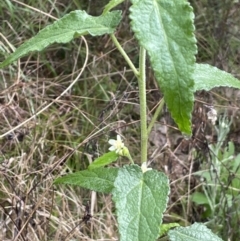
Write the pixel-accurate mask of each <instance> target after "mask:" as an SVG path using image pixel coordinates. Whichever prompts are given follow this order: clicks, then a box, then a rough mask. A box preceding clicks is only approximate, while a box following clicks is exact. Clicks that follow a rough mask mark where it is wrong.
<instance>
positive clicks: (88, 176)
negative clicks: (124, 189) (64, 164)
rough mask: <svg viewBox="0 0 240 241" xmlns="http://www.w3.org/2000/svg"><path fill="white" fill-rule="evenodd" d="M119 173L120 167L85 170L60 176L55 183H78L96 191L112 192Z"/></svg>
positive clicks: (77, 184)
mask: <svg viewBox="0 0 240 241" xmlns="http://www.w3.org/2000/svg"><path fill="white" fill-rule="evenodd" d="M117 173H118V168H97V169H93V170H84V171H80V172H75V173H71V174H68V175H66V176H63V177H59V178H57V179H56V180H55V181H54V183H55V184H69V185H76V186H79V187H83V188H86V189H89V190H93V191H96V192H104V193H110V192H111V191H112V189H113V187H114V181H115V178H116V176H117Z"/></svg>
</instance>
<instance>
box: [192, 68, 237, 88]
mask: <svg viewBox="0 0 240 241" xmlns="http://www.w3.org/2000/svg"><path fill="white" fill-rule="evenodd" d="M193 78H194V82H195V87H194V89H195V91H198V90H206V91H208V90H211V89H212V88H215V87H220V86H222V87H233V88H238V89H240V80H238V79H236V78H234V77H233V76H232V75H231V74H229V73H227V72H225V71H223V70H220V69H218V68H216V67H213V66H211V65H208V64H196V66H195V70H194V74H193Z"/></svg>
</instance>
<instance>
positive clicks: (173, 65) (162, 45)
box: [130, 0, 197, 134]
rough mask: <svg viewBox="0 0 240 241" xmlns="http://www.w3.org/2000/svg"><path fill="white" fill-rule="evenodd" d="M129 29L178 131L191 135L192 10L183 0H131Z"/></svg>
mask: <svg viewBox="0 0 240 241" xmlns="http://www.w3.org/2000/svg"><path fill="white" fill-rule="evenodd" d="M131 2H132V4H133V5H132V6H131V8H130V11H131V14H130V18H131V26H132V29H133V31H134V33H135V36H136V38H137V39H138V41H139V43H140V45H141V46H143V47H144V48H145V49H146V50H147V52H148V54H149V57H150V62H151V65H152V67H153V70H154V73H155V76H156V79H157V82H158V84H159V86H160V88H161V90H162V91H163V94H164V99H165V102H166V104H167V107H168V108H169V110H170V112H171V115H172V117H173V119H174V120H175V122H176V123H177V124H178V127H179V129H180V130H181V131H182V132H184V133H186V134H191V112H192V108H193V100H194V96H193V93H194V81H193V79H192V74H193V71H194V64H195V54H196V52H197V47H196V39H195V37H194V25H193V18H194V15H193V9H192V7H191V6H190V5H189V3H188V2H187V1H185V0H172V1H169V0H131Z"/></svg>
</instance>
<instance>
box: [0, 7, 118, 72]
mask: <svg viewBox="0 0 240 241" xmlns="http://www.w3.org/2000/svg"><path fill="white" fill-rule="evenodd" d="M120 20H121V11H113V12H109V13H106V14H105V15H102V16H99V17H93V16H90V15H88V14H87V13H86V12H85V11H81V10H76V11H72V12H71V13H69V14H66V15H65V16H64V17H63V18H61V19H59V20H57V21H55V22H54V23H53V24H51V25H49V26H47V27H45V28H44V29H42V30H41V31H40V32H39V33H38V34H37V35H36V36H34V37H32V38H31V39H29V40H28V41H26V42H25V43H24V44H22V45H21V46H20V47H19V48H17V49H16V51H15V52H14V53H12V54H10V55H9V56H8V57H7V59H6V60H5V61H3V62H2V63H0V68H3V67H5V66H7V65H9V64H11V63H12V62H13V61H15V60H17V59H19V58H21V57H23V56H24V55H26V54H28V53H30V52H33V51H41V50H43V49H44V48H46V47H47V46H49V45H50V44H53V43H68V42H70V41H71V40H72V39H74V38H76V37H79V36H83V35H86V34H90V35H92V36H99V35H103V34H110V33H113V32H114V31H115V29H116V27H117V25H118V24H119V22H120Z"/></svg>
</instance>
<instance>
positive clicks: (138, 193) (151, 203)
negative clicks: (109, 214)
mask: <svg viewBox="0 0 240 241" xmlns="http://www.w3.org/2000/svg"><path fill="white" fill-rule="evenodd" d="M114 187H115V188H114V189H113V192H112V193H113V200H114V201H115V204H116V208H117V218H118V225H119V233H120V240H122V241H126V240H131V241H155V240H156V239H157V237H158V236H159V229H160V225H161V223H162V217H163V212H164V211H165V209H166V205H167V201H168V194H169V182H168V179H167V177H166V175H165V174H163V173H161V172H157V171H156V170H150V171H147V172H145V173H143V172H142V170H141V168H140V167H139V166H137V165H130V166H124V167H123V168H121V169H119V172H118V176H117V178H116V180H115V182H114Z"/></svg>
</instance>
